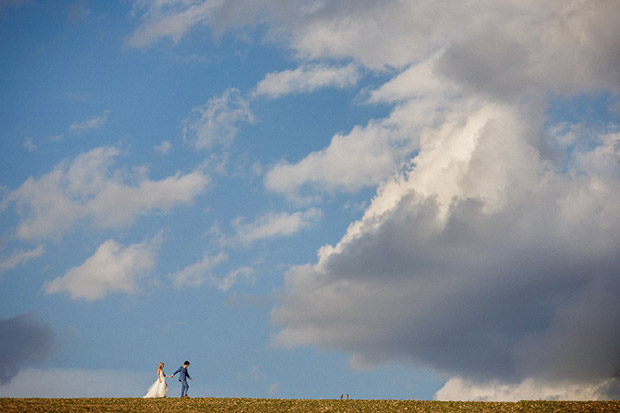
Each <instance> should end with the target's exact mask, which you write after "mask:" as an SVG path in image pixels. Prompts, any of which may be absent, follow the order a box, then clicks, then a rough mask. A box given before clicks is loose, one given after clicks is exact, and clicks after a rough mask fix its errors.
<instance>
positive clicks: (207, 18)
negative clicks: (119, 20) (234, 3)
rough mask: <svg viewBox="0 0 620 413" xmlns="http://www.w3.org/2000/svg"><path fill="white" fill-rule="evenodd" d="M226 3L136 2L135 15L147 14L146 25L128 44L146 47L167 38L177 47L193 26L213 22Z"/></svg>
mask: <svg viewBox="0 0 620 413" xmlns="http://www.w3.org/2000/svg"><path fill="white" fill-rule="evenodd" d="M223 3H224V1H223V0H208V1H185V0H170V1H159V0H156V1H137V2H136V5H137V7H135V8H134V13H137V12H139V11H141V10H146V11H145V12H144V14H143V18H144V20H145V22H144V23H143V24H142V25H141V26H140V27H139V28H138V29H137V30H136V31H135V32H134V33H133V34H132V36H131V37H130V38H129V40H128V44H129V45H130V46H133V47H144V46H148V45H149V44H151V43H153V42H156V41H158V40H160V39H161V38H163V37H168V36H169V37H172V39H173V41H174V43H177V42H178V41H179V40H180V39H181V38H182V37H183V35H184V34H185V33H186V32H187V31H188V30H189V29H191V28H192V27H193V26H195V25H197V24H206V23H209V22H211V19H212V16H213V13H214V11H215V10H217V9H218V8H219V7H221V6H222V4H223Z"/></svg>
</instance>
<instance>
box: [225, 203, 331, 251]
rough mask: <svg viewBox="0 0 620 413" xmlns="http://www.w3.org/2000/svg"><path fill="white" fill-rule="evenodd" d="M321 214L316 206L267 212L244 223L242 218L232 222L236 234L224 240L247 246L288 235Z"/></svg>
mask: <svg viewBox="0 0 620 413" xmlns="http://www.w3.org/2000/svg"><path fill="white" fill-rule="evenodd" d="M321 216H322V213H321V210H320V209H318V208H310V209H308V210H306V211H298V212H294V213H292V214H291V213H288V212H280V213H269V214H267V215H263V216H261V217H259V218H258V219H257V220H256V221H254V222H250V223H246V222H245V221H244V220H243V219H240V218H239V219H237V220H235V221H234V222H233V225H234V227H235V228H236V235H235V236H234V237H233V238H232V239H229V240H226V241H224V243H225V244H226V245H235V244H241V245H244V246H249V245H251V244H252V243H254V242H256V241H259V240H262V239H271V238H279V237H286V236H290V235H292V234H294V233H296V232H298V231H300V230H302V229H304V228H307V227H308V226H310V225H311V224H312V223H314V222H316V221H317V220H318V219H320V218H321Z"/></svg>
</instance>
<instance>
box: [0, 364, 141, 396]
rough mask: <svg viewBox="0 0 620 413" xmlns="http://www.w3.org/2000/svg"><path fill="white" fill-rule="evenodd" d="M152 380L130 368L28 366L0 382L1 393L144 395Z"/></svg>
mask: <svg viewBox="0 0 620 413" xmlns="http://www.w3.org/2000/svg"><path fill="white" fill-rule="evenodd" d="M121 378H122V379H121ZM149 380H150V375H148V376H147V375H143V374H140V373H136V372H135V371H131V370H83V369H70V368H49V369H33V368H26V369H24V370H22V371H20V372H19V373H18V374H17V376H16V377H15V378H14V379H13V381H11V382H10V383H8V384H6V385H3V386H0V397H20V398H22V397H24V398H32V397H36V398H74V397H142V396H143V395H144V393H146V389H147V387H148V385H149V384H150V383H149Z"/></svg>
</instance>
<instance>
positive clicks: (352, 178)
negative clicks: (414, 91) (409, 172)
mask: <svg viewBox="0 0 620 413" xmlns="http://www.w3.org/2000/svg"><path fill="white" fill-rule="evenodd" d="M409 110H410V108H409V107H402V108H399V109H397V110H395V111H394V113H393V114H392V115H391V116H390V117H389V118H387V119H383V120H377V121H374V120H373V121H370V122H369V123H368V124H367V125H366V126H365V127H360V126H356V127H354V128H353V130H352V131H351V132H349V134H348V135H341V134H337V135H335V136H334V137H333V138H332V140H331V142H330V144H329V146H328V147H327V148H325V149H323V150H320V151H316V152H312V153H311V154H310V155H308V156H307V157H306V158H304V159H302V160H301V161H299V162H297V163H295V164H291V163H289V162H287V161H282V162H280V163H278V164H276V165H275V166H273V167H272V168H271V169H270V170H269V171H268V172H267V173H266V174H265V186H266V188H267V189H269V190H271V191H274V192H280V193H282V194H284V195H286V196H288V197H291V198H297V197H299V196H302V197H303V194H302V192H303V191H304V189H310V190H312V191H317V192H322V191H327V192H330V191H345V192H354V191H357V190H359V189H361V188H364V187H369V186H376V185H377V184H378V183H379V182H381V181H383V180H385V179H386V178H388V177H389V176H391V175H392V174H393V173H394V172H395V171H396V170H398V169H400V167H401V164H402V163H403V162H404V161H405V160H406V159H407V158H408V156H409V155H410V154H411V153H412V152H413V151H414V150H415V149H416V148H417V144H418V142H417V137H416V136H415V135H412V132H413V131H412V130H410V129H408V128H409V126H410V125H409V124H408V123H409V122H408V121H405V123H401V118H402V115H403V113H404V112H408V111H409Z"/></svg>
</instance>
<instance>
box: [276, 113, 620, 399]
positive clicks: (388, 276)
mask: <svg viewBox="0 0 620 413" xmlns="http://www.w3.org/2000/svg"><path fill="white" fill-rule="evenodd" d="M466 106H467V107H468V109H464V108H462V107H461V108H459V109H458V110H457V111H456V112H455V113H452V114H447V115H446V120H445V122H443V123H441V124H440V126H438V127H437V128H434V129H430V130H428V131H427V134H428V137H430V136H432V138H433V139H432V143H431V142H430V141H429V142H428V143H426V144H424V143H423V144H422V148H421V150H420V152H419V153H418V155H417V156H416V157H415V158H414V159H413V165H412V167H411V169H410V170H409V171H407V172H406V173H404V174H402V175H401V176H399V177H396V178H394V179H393V180H391V181H390V182H387V183H386V184H384V185H383V186H382V188H381V189H380V190H379V192H378V194H377V196H376V198H375V199H374V200H373V202H372V204H371V206H370V207H369V209H368V210H367V212H366V214H365V216H364V217H363V218H362V219H361V220H360V221H358V222H355V223H353V224H352V225H351V226H350V227H349V230H348V231H347V233H346V234H345V235H344V237H343V238H342V240H341V241H340V242H339V243H338V244H337V245H335V246H325V247H323V248H322V249H321V251H320V253H319V261H318V263H316V264H313V265H310V264H309V265H303V266H299V267H294V268H292V269H291V270H290V272H289V274H288V275H287V282H286V293H285V299H284V301H283V304H282V305H281V306H280V307H278V308H276V309H274V311H273V319H274V321H275V322H276V323H279V324H280V325H282V326H284V328H283V329H282V330H281V331H280V333H279V334H278V336H277V338H276V340H277V342H278V343H280V344H282V345H285V346H296V345H317V346H319V347H322V348H324V349H338V350H344V351H349V352H351V353H352V354H353V357H352V362H353V364H354V365H357V366H360V367H364V366H372V365H374V364H376V363H380V362H390V361H395V360H398V361H401V362H405V363H409V364H411V365H414V366H431V367H433V368H435V369H437V370H439V371H442V372H445V373H447V374H449V375H453V376H458V377H464V378H465V379H466V380H471V382H472V383H485V382H487V381H488V380H489V378H491V379H494V380H499V381H500V382H502V383H513V384H515V385H517V384H518V383H521V382H523V381H524V380H527V379H531V378H534V379H540V380H543V381H545V382H550V383H556V382H558V381H564V380H569V381H571V382H574V381H577V382H584V383H592V382H596V383H598V382H602V381H605V380H608V379H610V378H612V377H614V376H615V375H617V372H618V369H619V368H620V353H618V348H620V332H618V329H617V328H616V326H617V325H620V324H619V323H620V277H619V274H618V268H620V256H619V255H618V251H619V250H620V195H619V194H620V180H619V179H618V178H619V177H620V169H619V168H618V161H619V160H620V151H619V150H618V145H617V144H616V143H617V142H618V138H619V136H620V135H618V134H617V133H613V132H610V133H607V134H604V135H602V136H600V137H599V141H598V144H597V145H595V146H594V148H590V149H585V148H584V149H583V150H576V151H575V152H573V154H572V155H571V156H570V157H568V158H564V159H563V161H562V162H560V163H554V162H551V161H550V160H548V159H545V158H543V157H542V156H541V152H540V151H539V150H537V148H536V147H535V146H534V145H533V142H537V141H538V139H532V138H531V135H533V134H534V135H535V134H536V133H538V134H544V133H545V131H544V130H542V129H538V130H537V128H536V127H531V126H524V119H525V118H524V117H523V116H524V115H523V112H527V109H526V108H525V109H523V110H520V108H518V107H513V106H504V105H498V104H489V103H479V104H477V105H475V104H471V103H468V104H467V105H466ZM468 110H469V112H467V111H468ZM448 119H450V120H448ZM424 140H425V137H424V136H423V138H422V141H423V142H424ZM610 145H611V146H612V147H614V148H615V150H609V149H608V148H609V147H610ZM598 152H601V153H604V154H605V156H599V155H600V154H598ZM592 157H596V159H597V162H594V163H593V162H584V161H583V160H584V159H590V158H592ZM591 165H596V167H595V168H594V167H592V168H591ZM603 171H604V172H603ZM454 397H457V396H454Z"/></svg>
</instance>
